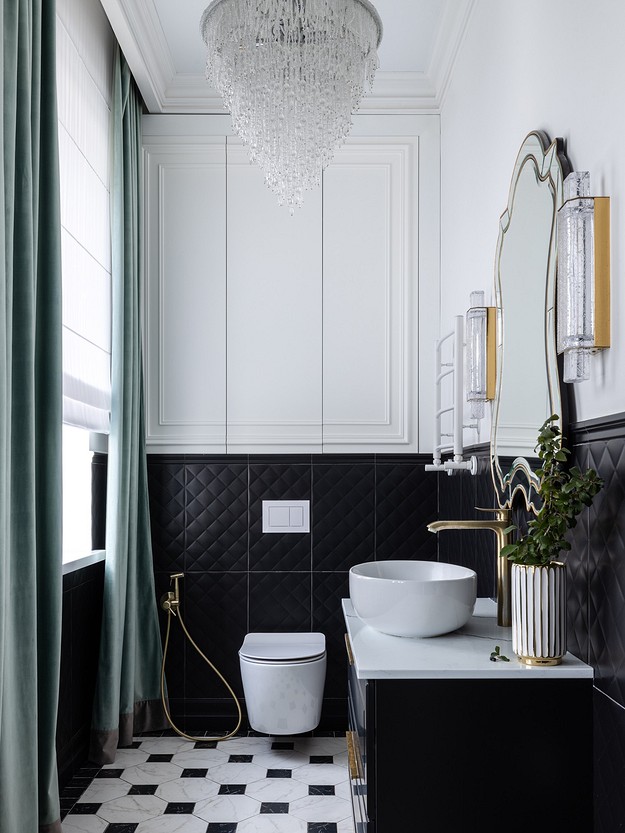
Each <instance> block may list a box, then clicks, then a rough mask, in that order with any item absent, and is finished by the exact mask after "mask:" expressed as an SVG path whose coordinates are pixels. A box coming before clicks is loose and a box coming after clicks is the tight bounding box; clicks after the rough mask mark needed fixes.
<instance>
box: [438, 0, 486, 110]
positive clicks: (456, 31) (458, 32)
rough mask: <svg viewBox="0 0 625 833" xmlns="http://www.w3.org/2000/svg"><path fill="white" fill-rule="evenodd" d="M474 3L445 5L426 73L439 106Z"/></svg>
mask: <svg viewBox="0 0 625 833" xmlns="http://www.w3.org/2000/svg"><path fill="white" fill-rule="evenodd" d="M475 5H476V0H457V2H456V3H454V4H452V3H447V4H446V6H445V11H444V12H443V20H442V23H441V27H440V29H439V30H438V35H437V38H436V42H435V44H434V48H433V50H432V60H431V62H430V66H429V67H428V73H427V74H428V77H429V78H430V79H431V82H432V85H433V87H434V89H435V90H436V92H437V99H438V106H439V107H442V106H443V102H444V100H445V96H446V94H447V89H448V87H449V82H450V80H451V77H452V74H453V70H454V66H455V64H456V58H457V56H458V52H459V51H460V47H461V46H462V42H463V41H464V37H465V34H466V30H467V26H468V24H469V20H470V19H471V15H472V13H473V10H474V8H475Z"/></svg>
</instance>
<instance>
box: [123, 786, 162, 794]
mask: <svg viewBox="0 0 625 833" xmlns="http://www.w3.org/2000/svg"><path fill="white" fill-rule="evenodd" d="M157 789H158V784H133V785H132V787H131V788H130V790H129V791H128V795H154V793H155V792H156V790H157Z"/></svg>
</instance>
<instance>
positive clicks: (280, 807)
mask: <svg viewBox="0 0 625 833" xmlns="http://www.w3.org/2000/svg"><path fill="white" fill-rule="evenodd" d="M260 812H261V813H288V812H289V804H288V801H263V802H261V805H260Z"/></svg>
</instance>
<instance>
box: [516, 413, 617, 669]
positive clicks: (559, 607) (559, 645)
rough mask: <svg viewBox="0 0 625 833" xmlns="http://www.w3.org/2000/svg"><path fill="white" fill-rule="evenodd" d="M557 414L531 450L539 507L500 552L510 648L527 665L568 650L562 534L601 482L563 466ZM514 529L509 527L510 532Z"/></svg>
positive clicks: (556, 659)
mask: <svg viewBox="0 0 625 833" xmlns="http://www.w3.org/2000/svg"><path fill="white" fill-rule="evenodd" d="M558 419H559V417H558V416H557V414H554V415H553V416H550V417H549V419H547V420H546V421H545V422H544V423H543V425H542V426H541V428H540V431H539V434H538V441H537V444H536V447H535V451H536V452H537V453H538V457H539V458H540V460H541V466H540V468H539V469H538V470H537V471H536V474H537V476H538V479H539V485H538V493H539V495H540V497H541V499H542V506H541V508H540V510H539V511H538V514H537V515H536V517H535V518H534V519H533V520H531V521H530V522H529V523H528V525H527V532H526V533H525V534H524V535H522V536H521V537H520V538H519V540H518V541H516V542H515V543H513V544H508V545H507V546H506V547H503V548H502V550H501V555H502V556H503V557H506V558H508V559H509V560H510V561H511V562H512V648H513V650H514V652H515V653H516V654H517V655H518V656H519V658H520V659H521V660H522V661H523V662H525V663H527V664H528V665H558V664H559V663H560V662H561V661H562V657H563V656H564V654H565V653H566V569H565V566H564V564H563V563H562V562H561V561H559V560H558V558H559V557H560V554H561V553H562V552H563V551H565V550H570V549H571V545H570V543H569V542H568V541H567V540H566V534H567V532H568V530H569V529H572V528H573V527H574V526H575V524H576V523H577V517H578V515H579V514H580V512H581V511H582V509H583V508H584V507H585V506H590V504H591V503H592V500H593V498H594V496H595V495H596V494H597V492H598V491H599V489H600V488H601V486H602V485H603V481H602V479H601V478H600V477H599V476H598V475H597V472H596V471H595V470H594V469H589V470H588V471H585V472H582V471H580V469H579V468H578V467H577V466H573V467H571V468H569V467H567V466H566V463H567V459H568V457H569V455H570V453H571V452H570V451H569V449H568V448H566V447H565V446H564V444H563V437H562V433H561V431H560V429H559V427H558V425H557V422H558ZM515 528H516V527H514V526H512V527H509V530H508V531H511V530H512V529H515Z"/></svg>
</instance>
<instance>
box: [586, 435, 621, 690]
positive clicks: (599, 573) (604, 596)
mask: <svg viewBox="0 0 625 833" xmlns="http://www.w3.org/2000/svg"><path fill="white" fill-rule="evenodd" d="M588 462H589V464H590V465H592V466H593V467H594V468H595V469H597V471H598V472H599V474H600V476H601V477H603V479H604V487H603V489H602V490H601V491H600V492H599V494H598V495H597V496H596V497H595V499H594V501H593V503H592V506H591V507H590V510H589V517H588V523H589V537H590V564H589V610H588V619H589V642H590V651H589V656H590V661H591V664H592V666H593V667H594V669H595V684H596V685H597V687H598V688H600V689H601V690H602V691H604V692H605V693H606V694H608V695H609V696H610V697H612V699H613V700H615V701H616V702H617V703H619V704H620V705H625V628H624V627H623V622H625V559H624V558H623V553H624V552H625V512H623V505H624V500H625V442H624V441H623V439H611V440H607V441H602V442H596V443H592V444H591V445H590V446H589V460H588Z"/></svg>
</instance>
